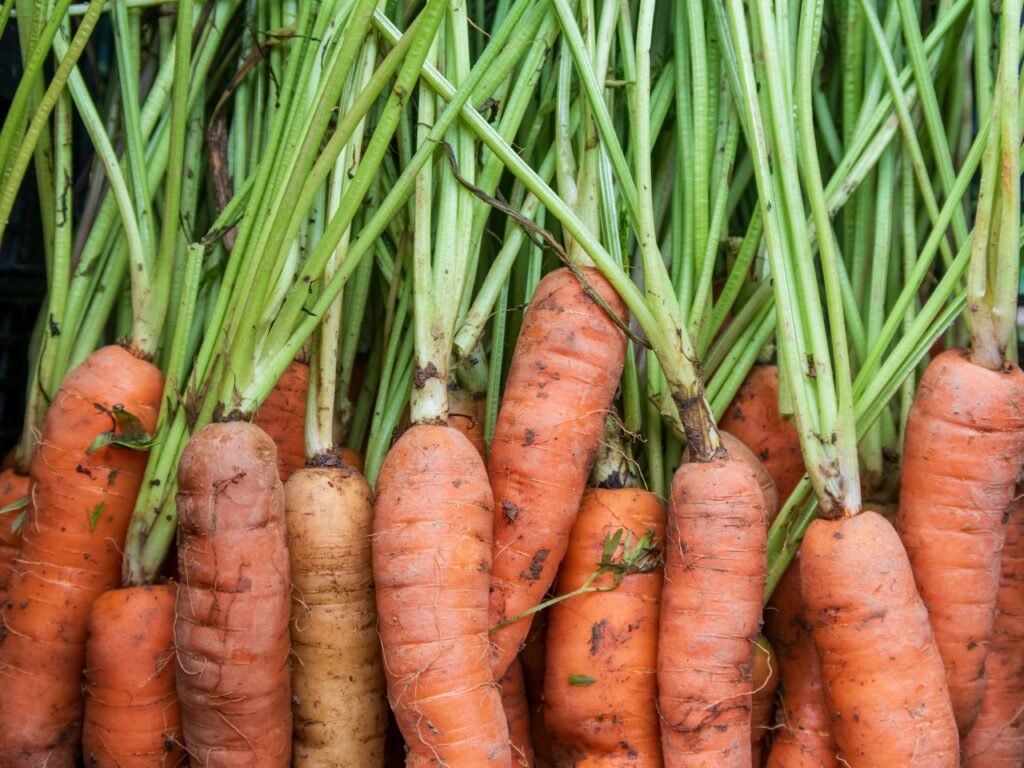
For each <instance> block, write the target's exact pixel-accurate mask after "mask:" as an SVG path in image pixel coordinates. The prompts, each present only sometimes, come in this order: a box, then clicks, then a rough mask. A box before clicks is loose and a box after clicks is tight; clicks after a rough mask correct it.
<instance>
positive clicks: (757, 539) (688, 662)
mask: <svg viewBox="0 0 1024 768" xmlns="http://www.w3.org/2000/svg"><path fill="white" fill-rule="evenodd" d="M766 536H767V526H766V525H765V510H764V494H763V492H762V491H761V486H760V484H759V483H758V479H757V475H756V473H755V471H754V470H753V469H752V468H751V467H750V465H749V464H748V463H747V462H746V461H744V460H743V459H742V458H737V457H735V456H732V455H724V456H723V457H722V458H715V459H712V460H711V461H708V462H694V463H689V464H683V465H682V466H681V467H680V468H679V469H678V470H676V473H675V477H674V478H673V480H672V491H671V506H670V509H669V518H668V541H667V544H666V561H665V586H664V590H663V592H662V598H661V631H660V635H659V639H658V703H659V709H660V713H661V740H662V750H663V753H664V755H665V765H666V768H674V767H675V766H695V767H696V766H707V767H708V768H710V766H720V767H721V768H731V767H732V766H737V768H739V767H740V766H742V768H749V766H750V764H751V755H750V718H751V707H752V691H753V665H754V641H755V640H756V639H757V637H758V635H759V634H760V632H761V602H762V599H763V597H764V583H765V571H766V569H767V563H766V557H765V547H766Z"/></svg>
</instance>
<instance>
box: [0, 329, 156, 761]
mask: <svg viewBox="0 0 1024 768" xmlns="http://www.w3.org/2000/svg"><path fill="white" fill-rule="evenodd" d="M162 394H163V377H162V376H161V374H160V372H159V371H158V370H157V369H156V367H155V366H153V365H152V364H150V363H147V362H145V361H143V360H140V359H139V358H137V357H134V356H133V355H132V354H131V353H129V352H127V351H125V350H124V349H122V348H121V347H117V346H108V347H103V348H101V349H98V350H96V351H95V352H93V353H92V354H91V355H89V357H88V358H86V360H85V361H84V362H83V363H82V364H81V365H80V366H78V367H77V368H75V369H74V370H73V371H71V372H70V373H69V374H68V375H67V377H66V378H65V380H64V383H63V385H62V386H61V388H60V390H59V391H58V392H57V394H56V396H55V397H54V399H53V403H52V404H51V406H50V408H49V410H48V412H47V414H46V420H45V422H44V424H43V429H42V433H41V436H40V439H39V444H38V447H37V448H36V453H35V456H34V457H33V460H32V466H31V469H30V473H29V474H30V477H31V496H32V498H33V500H34V503H33V505H32V507H31V512H30V514H29V516H27V517H26V519H25V525H24V529H23V534H24V538H23V542H22V548H21V555H20V556H19V557H18V559H16V560H15V563H14V570H13V572H12V574H11V578H10V582H9V584H8V593H7V602H6V603H5V604H4V606H3V617H2V620H3V630H2V632H0V724H2V727H0V765H4V766H11V768H17V767H19V766H42V765H45V766H47V768H62V767H63V766H72V765H74V759H75V756H76V754H77V753H78V751H79V748H80V746H81V743H82V740H81V726H82V688H81V675H82V669H83V668H84V666H85V630H86V623H87V621H88V617H89V611H90V609H91V608H92V603H93V601H94V600H95V599H96V598H97V597H98V596H99V595H100V594H101V593H102V592H104V591H106V590H108V589H113V588H114V587H117V586H118V585H119V584H120V578H121V551H122V549H123V547H124V539H125V534H126V532H127V526H128V520H129V518H130V516H131V512H132V506H133V505H134V503H135V497H136V495H137V494H138V490H139V485H140V483H141V482H142V473H143V470H144V468H145V465H146V458H147V456H146V453H144V452H142V451H135V450H130V449H128V448H121V447H116V446H113V445H108V446H106V447H103V448H100V449H99V450H98V451H95V452H94V453H92V454H91V455H89V454H88V453H87V452H86V451H87V449H88V448H89V446H90V445H91V444H92V443H93V441H94V440H95V439H96V438H97V436H99V435H101V434H102V433H104V432H108V431H111V429H112V425H113V419H112V416H111V411H112V409H113V408H114V406H116V405H120V406H122V407H123V409H124V410H125V411H127V412H129V413H131V414H133V415H134V416H136V417H137V418H138V419H139V421H140V423H141V427H142V428H143V429H145V430H146V431H147V432H149V433H152V431H153V430H154V428H155V426H156V419H157V412H158V409H159V407H160V398H161V396H162ZM29 691H30V692H31V695H26V692H29Z"/></svg>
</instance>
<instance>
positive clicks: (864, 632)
mask: <svg viewBox="0 0 1024 768" xmlns="http://www.w3.org/2000/svg"><path fill="white" fill-rule="evenodd" d="M868 564H870V567H868ZM800 580H801V585H802V590H803V596H804V601H805V603H806V605H807V612H808V613H807V615H808V616H809V617H810V619H811V632H812V634H813V637H814V645H815V647H816V648H817V649H818V655H819V656H820V658H821V671H822V681H823V688H824V692H825V701H826V702H827V704H828V711H829V713H830V716H831V718H832V732H833V734H834V735H835V739H836V744H837V745H838V747H839V752H840V754H841V755H842V758H843V760H844V761H845V762H846V764H847V765H850V766H852V768H860V766H883V765H884V766H889V765H892V766H897V765H899V766H908V767H910V766H913V767H914V768H918V767H922V768H923V767H924V766H930V767H934V768H939V767H940V766H941V767H942V768H956V766H957V765H958V764H959V752H958V738H957V728H956V721H955V720H954V718H953V707H952V705H951V704H950V700H949V691H948V689H947V688H946V675H945V671H944V669H943V666H942V658H941V657H940V656H939V649H938V646H937V645H936V643H935V636H934V635H933V634H932V628H931V625H930V624H929V623H928V609H927V608H925V606H924V603H923V602H922V601H921V598H920V597H919V596H918V594H917V589H916V588H915V586H914V574H913V572H912V571H911V569H910V561H909V560H908V559H907V553H906V551H905V550H904V549H903V546H902V544H901V543H900V539H899V536H898V535H897V534H896V531H895V530H894V529H893V527H892V526H891V525H890V524H889V523H888V521H886V520H885V519H883V518H882V517H881V516H880V515H878V514H877V513H875V512H861V513H860V514H858V515H854V516H852V517H847V518H843V519H840V520H824V519H819V520H815V521H814V522H812V523H811V525H810V527H809V528H808V529H807V534H806V535H805V537H804V541H803V544H802V546H801V550H800Z"/></svg>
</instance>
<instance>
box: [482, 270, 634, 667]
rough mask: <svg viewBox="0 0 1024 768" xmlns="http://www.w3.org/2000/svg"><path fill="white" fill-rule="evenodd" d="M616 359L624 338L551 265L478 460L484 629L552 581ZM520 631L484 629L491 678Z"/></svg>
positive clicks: (609, 293)
mask: <svg viewBox="0 0 1024 768" xmlns="http://www.w3.org/2000/svg"><path fill="white" fill-rule="evenodd" d="M581 273H582V275H583V278H584V279H585V280H586V282H587V283H588V284H589V285H590V286H591V288H592V290H595V291H597V292H598V294H599V295H600V296H601V297H602V298H603V300H604V301H605V302H606V303H607V304H608V305H610V306H611V307H613V311H614V312H616V314H618V315H619V316H620V317H621V316H622V315H623V313H624V309H623V307H622V305H621V303H620V302H619V300H618V298H617V296H616V294H615V292H614V291H613V290H612V288H611V286H609V285H608V283H607V282H606V281H605V280H604V278H602V277H601V275H600V273H598V272H597V271H596V270H593V269H583V270H581ZM624 357H625V336H624V335H623V333H622V332H621V330H620V329H619V328H618V327H617V326H616V325H615V323H614V322H613V321H612V320H611V319H610V318H609V317H608V315H606V314H605V312H604V310H603V309H602V308H601V307H600V306H598V304H597V303H596V302H595V301H594V300H593V299H592V298H591V297H590V295H589V293H588V291H587V289H586V288H585V286H584V285H582V284H581V282H580V281H579V280H578V279H577V278H576V277H575V276H574V275H573V273H572V272H570V271H569V270H568V269H559V270H556V271H554V272H551V273H549V274H548V275H546V276H545V277H544V278H543V279H542V280H541V282H540V284H539V285H538V286H537V290H536V292H535V293H534V297H533V301H532V302H531V303H530V307H529V309H528V310H527V313H526V317H525V319H524V321H523V327H522V329H521V330H520V334H519V338H518V340H517V342H516V352H515V354H514V355H513V358H512V366H511V369H510V370H509V375H508V380H507V382H506V385H505V396H504V398H503V400H502V405H501V410H500V412H499V415H498V423H497V426H496V428H495V432H494V438H493V440H492V442H491V456H490V461H489V462H488V474H489V475H490V478H491V487H492V488H493V489H494V501H495V509H494V566H493V569H492V572H491V625H492V626H495V625H498V624H501V623H502V622H505V621H507V620H509V619H511V618H514V617H516V616H518V615H520V614H521V613H522V612H524V611H526V610H528V609H530V608H532V607H533V606H535V605H537V604H538V603H539V602H540V601H541V599H542V598H543V596H544V593H545V592H547V590H548V588H549V587H550V586H551V583H552V582H553V581H554V578H555V574H556V573H557V570H558V566H559V564H560V563H561V561H562V558H563V557H564V555H565V551H566V547H567V546H568V542H569V533H570V531H571V529H572V524H573V520H574V519H575V516H576V513H577V510H578V508H579V504H580V499H581V498H582V496H583V490H584V487H585V485H586V482H587V476H588V474H589V473H590V466H591V464H592V463H593V461H594V458H595V456H596V454H597V449H598V446H599V444H600V441H601V436H602V434H603V431H604V421H605V416H606V414H607V412H608V409H609V407H610V406H611V402H612V398H613V397H614V395H615V390H616V388H617V386H618V383H619V377H620V375H621V372H622V366H623V361H624ZM581 381H585V382H587V386H586V387H585V388H581V387H580V382H581ZM529 628H530V621H529V620H528V619H521V620H519V621H517V622H515V623H514V624H511V625H510V626H506V627H504V628H502V629H499V630H498V631H497V632H494V633H493V635H492V640H493V642H494V644H495V647H496V651H495V657H494V660H493V669H494V674H495V675H496V676H498V677H500V676H501V675H503V674H504V672H505V670H506V669H507V668H508V665H509V664H511V663H512V659H513V658H515V656H516V654H517V653H518V652H519V648H520V646H521V645H522V643H523V641H524V639H525V637H526V634H527V632H528V631H529Z"/></svg>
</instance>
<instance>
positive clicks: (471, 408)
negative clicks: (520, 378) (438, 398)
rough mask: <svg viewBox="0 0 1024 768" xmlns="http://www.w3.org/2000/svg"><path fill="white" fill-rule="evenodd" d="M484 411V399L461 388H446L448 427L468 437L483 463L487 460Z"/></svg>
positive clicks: (485, 400) (485, 401)
mask: <svg viewBox="0 0 1024 768" xmlns="http://www.w3.org/2000/svg"><path fill="white" fill-rule="evenodd" d="M486 410H487V399H486V398H485V397H481V396H480V395H474V394H473V393H472V392H469V391H468V390H465V389H462V388H461V387H449V388H448V426H449V427H453V428H455V429H457V430H459V432H461V433H462V434H464V435H465V436H466V437H468V438H469V442H471V443H472V444H473V447H474V448H476V450H477V452H478V453H479V454H480V456H481V458H483V459H484V461H486V460H487V443H486V442H485V441H484V415H485V413H484V412H485V411H486Z"/></svg>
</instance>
